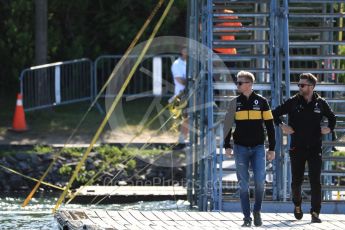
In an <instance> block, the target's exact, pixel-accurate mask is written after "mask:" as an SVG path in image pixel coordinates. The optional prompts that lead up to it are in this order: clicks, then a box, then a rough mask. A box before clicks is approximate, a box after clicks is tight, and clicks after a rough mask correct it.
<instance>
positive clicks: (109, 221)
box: [95, 210, 126, 230]
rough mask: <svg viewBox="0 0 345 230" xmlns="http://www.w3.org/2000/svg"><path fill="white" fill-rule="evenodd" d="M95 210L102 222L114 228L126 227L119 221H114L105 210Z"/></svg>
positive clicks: (119, 229) (120, 229)
mask: <svg viewBox="0 0 345 230" xmlns="http://www.w3.org/2000/svg"><path fill="white" fill-rule="evenodd" d="M95 212H96V214H97V215H98V216H99V217H100V218H101V219H102V220H103V221H104V222H106V223H107V224H109V225H110V226H112V227H114V228H115V229H118V230H122V229H126V227H124V225H123V224H121V222H117V221H115V220H114V219H113V218H111V216H109V214H108V213H107V212H106V211H104V210H96V211H95Z"/></svg>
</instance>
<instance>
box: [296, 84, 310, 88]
mask: <svg viewBox="0 0 345 230" xmlns="http://www.w3.org/2000/svg"><path fill="white" fill-rule="evenodd" d="M297 85H298V87H300V88H304V86H312V85H310V84H297Z"/></svg>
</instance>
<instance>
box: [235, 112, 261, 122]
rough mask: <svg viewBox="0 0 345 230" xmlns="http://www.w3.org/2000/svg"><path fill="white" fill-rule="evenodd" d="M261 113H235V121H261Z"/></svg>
mask: <svg viewBox="0 0 345 230" xmlns="http://www.w3.org/2000/svg"><path fill="white" fill-rule="evenodd" d="M261 119H262V111H257V110H243V111H237V112H236V114H235V120H237V121H240V120H261Z"/></svg>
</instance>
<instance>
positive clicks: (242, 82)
mask: <svg viewBox="0 0 345 230" xmlns="http://www.w3.org/2000/svg"><path fill="white" fill-rule="evenodd" d="M245 83H250V82H249V81H237V82H236V85H239V86H241V85H242V84H245Z"/></svg>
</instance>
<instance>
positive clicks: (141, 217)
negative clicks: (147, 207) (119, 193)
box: [129, 210, 150, 221]
mask: <svg viewBox="0 0 345 230" xmlns="http://www.w3.org/2000/svg"><path fill="white" fill-rule="evenodd" d="M129 213H130V214H131V215H132V216H133V217H134V218H135V219H136V220H138V221H150V220H149V219H147V218H146V217H145V216H144V215H143V214H142V213H141V212H140V211H137V210H131V211H129Z"/></svg>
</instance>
